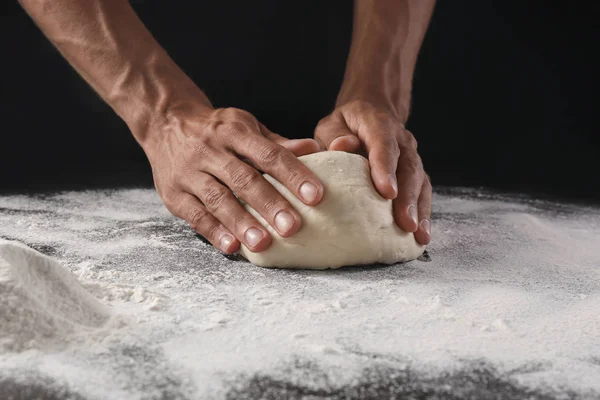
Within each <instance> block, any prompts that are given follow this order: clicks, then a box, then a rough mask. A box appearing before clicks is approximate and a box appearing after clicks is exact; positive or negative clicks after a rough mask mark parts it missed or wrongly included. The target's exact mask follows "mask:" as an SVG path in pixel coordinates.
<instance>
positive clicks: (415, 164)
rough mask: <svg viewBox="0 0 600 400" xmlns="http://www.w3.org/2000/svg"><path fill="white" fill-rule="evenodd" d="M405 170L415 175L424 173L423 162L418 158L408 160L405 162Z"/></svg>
mask: <svg viewBox="0 0 600 400" xmlns="http://www.w3.org/2000/svg"><path fill="white" fill-rule="evenodd" d="M404 169H405V170H407V171H408V172H410V173H411V174H415V175H416V174H421V173H423V167H422V166H421V162H420V160H419V159H418V158H408V159H406V160H405V162H404Z"/></svg>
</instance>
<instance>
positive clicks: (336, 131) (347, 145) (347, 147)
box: [315, 114, 360, 153]
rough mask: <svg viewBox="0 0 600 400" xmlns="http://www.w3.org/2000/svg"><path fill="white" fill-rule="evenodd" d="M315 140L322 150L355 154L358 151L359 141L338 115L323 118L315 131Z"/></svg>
mask: <svg viewBox="0 0 600 400" xmlns="http://www.w3.org/2000/svg"><path fill="white" fill-rule="evenodd" d="M315 139H316V140H317V142H319V145H320V146H321V149H323V150H338V151H346V152H348V153H356V152H358V151H359V150H360V139H358V137H357V136H356V135H355V134H354V133H353V132H352V131H351V130H350V128H348V125H346V122H345V121H344V119H343V118H342V117H341V116H340V115H333V114H332V115H330V116H328V117H326V118H323V119H322V120H321V121H320V122H319V124H318V125H317V127H316V129H315Z"/></svg>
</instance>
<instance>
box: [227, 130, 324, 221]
mask: <svg viewBox="0 0 600 400" xmlns="http://www.w3.org/2000/svg"><path fill="white" fill-rule="evenodd" d="M233 149H234V151H235V152H236V153H237V154H239V155H240V156H243V157H245V158H247V159H249V160H250V161H251V162H252V164H254V165H256V166H257V167H258V168H260V169H261V170H262V171H265V172H267V173H268V174H269V175H271V176H272V177H273V178H275V179H277V180H278V181H279V182H281V183H282V184H283V185H284V186H285V187H287V188H288V189H289V190H290V191H291V192H292V193H293V194H294V195H296V196H297V197H298V198H299V199H300V200H302V202H304V203H305V204H308V205H315V204H318V203H319V202H320V201H321V199H322V198H323V185H322V184H321V182H320V181H319V178H317V176H316V175H315V174H314V173H313V172H312V171H311V170H310V169H308V167H307V166H306V165H304V164H303V163H302V161H300V160H298V158H296V156H294V155H293V154H292V152H291V151H289V150H288V149H286V148H284V147H282V146H279V145H277V144H275V143H273V142H272V141H270V140H268V139H267V138H265V137H264V136H262V135H260V136H259V135H246V136H245V138H241V139H240V140H238V141H237V142H236V143H234V144H233ZM234 169H235V168H234ZM258 178H260V179H258ZM255 180H256V181H257V182H260V181H261V180H262V181H264V182H265V183H266V181H265V180H264V179H263V178H262V176H260V175H258V177H256V179H255ZM267 185H268V187H264V185H261V188H263V187H264V190H263V189H261V190H263V191H262V192H261V193H258V194H257V195H263V194H266V193H273V190H275V189H274V188H273V187H272V186H271V184H269V183H267ZM230 187H231V186H230ZM269 188H270V189H269ZM275 192H277V191H276V190H275ZM236 193H237V192H236ZM277 193H279V192H277ZM238 195H239V193H238ZM270 198H272V199H275V197H271V196H269V197H267V199H270ZM244 200H245V201H247V200H246V199H244ZM248 203H249V204H251V203H250V202H248ZM253 207H254V206H253ZM257 211H258V210H257ZM261 215H262V213H261ZM267 220H268V219H267Z"/></svg>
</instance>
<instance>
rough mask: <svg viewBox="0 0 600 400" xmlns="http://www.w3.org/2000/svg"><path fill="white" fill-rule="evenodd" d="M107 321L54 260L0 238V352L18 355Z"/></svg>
mask: <svg viewBox="0 0 600 400" xmlns="http://www.w3.org/2000/svg"><path fill="white" fill-rule="evenodd" d="M109 317H110V311H109V309H108V307H107V306H105V305H103V304H101V303H100V302H99V301H98V300H97V299H95V298H94V297H93V296H91V295H90V294H89V293H88V292H87V291H86V290H85V289H83V287H82V286H81V284H80V283H79V282H78V281H77V279H76V278H75V277H74V276H73V274H72V273H71V272H70V271H68V270H66V269H65V268H64V267H62V266H61V265H60V264H59V263H57V262H56V261H54V260H52V259H50V258H49V257H46V256H44V255H43V254H40V253H39V252H37V251H35V250H32V249H30V248H28V247H27V246H25V245H23V244H20V243H18V242H10V241H6V240H1V239H0V349H1V350H3V351H21V350H24V349H28V348H32V347H38V346H40V345H43V344H47V342H49V341H52V340H57V341H59V342H62V341H64V338H65V337H68V336H69V335H71V334H74V333H78V332H81V331H85V330H89V329H93V328H98V327H100V326H102V325H104V324H105V323H106V322H107V320H108V318H109Z"/></svg>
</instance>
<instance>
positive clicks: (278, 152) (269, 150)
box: [258, 144, 285, 165]
mask: <svg viewBox="0 0 600 400" xmlns="http://www.w3.org/2000/svg"><path fill="white" fill-rule="evenodd" d="M283 157H285V151H284V150H283V148H282V147H281V146H277V145H275V144H274V145H270V146H264V147H263V148H262V149H261V150H260V152H259V153H258V160H259V162H260V163H261V164H262V165H274V164H278V163H280V162H281V160H282V159H283Z"/></svg>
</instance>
